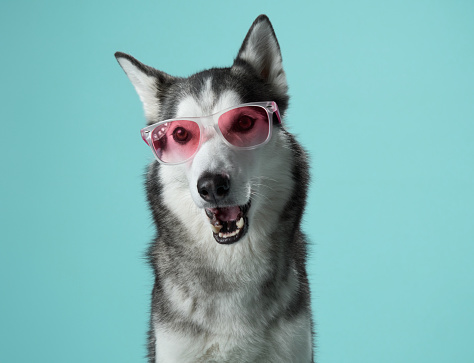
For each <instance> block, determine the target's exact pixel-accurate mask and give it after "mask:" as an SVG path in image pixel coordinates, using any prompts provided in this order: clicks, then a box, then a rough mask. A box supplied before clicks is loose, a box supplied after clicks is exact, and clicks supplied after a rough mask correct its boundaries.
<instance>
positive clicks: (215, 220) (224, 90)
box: [116, 16, 291, 244]
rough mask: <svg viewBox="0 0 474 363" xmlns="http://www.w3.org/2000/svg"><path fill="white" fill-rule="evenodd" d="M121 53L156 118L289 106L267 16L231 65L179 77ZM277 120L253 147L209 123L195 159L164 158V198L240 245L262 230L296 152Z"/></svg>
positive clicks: (189, 221)
mask: <svg viewBox="0 0 474 363" xmlns="http://www.w3.org/2000/svg"><path fill="white" fill-rule="evenodd" d="M116 57H117V60H118V61H119V63H120V65H121V66H122V68H123V69H124V70H125V72H126V74H127V75H128V76H129V78H130V80H131V81H132V83H133V85H134V86H135V89H136V90H137V92H138V94H139V96H140V98H141V100H142V102H143V105H144V110H145V115H146V118H147V121H148V124H154V123H157V122H160V121H163V120H167V119H173V118H180V117H202V116H209V115H213V114H215V113H217V112H220V111H222V110H225V109H228V108H231V107H235V106H237V105H240V104H243V103H248V102H260V101H275V102H276V103H277V105H278V106H279V108H280V112H281V113H282V114H283V113H284V112H285V110H286V107H287V103H288V96H287V83H286V78H285V73H284V71H283V68H282V63H281V54H280V49H279V45H278V42H277V40H276V37H275V35H274V32H273V29H272V26H271V24H270V22H269V20H268V18H266V17H265V16H260V17H259V18H257V19H256V21H255V22H254V24H253V25H252V27H251V28H250V30H249V32H248V34H247V36H246V38H245V40H244V42H243V44H242V47H241V49H240V51H239V53H238V56H237V58H236V59H235V61H234V64H233V66H232V67H230V68H220V69H210V70H206V71H203V72H200V73H197V74H195V75H193V76H191V77H189V78H175V77H172V76H169V75H167V74H165V73H163V72H161V71H158V70H156V69H153V68H150V67H148V66H145V65H144V64H142V63H140V62H138V61H137V60H136V59H134V58H132V57H131V56H129V55H126V54H123V53H117V54H116ZM271 127H272V128H273V129H272V131H273V135H272V137H271V139H270V141H269V142H268V143H267V144H265V145H263V146H261V147H259V148H255V149H252V150H242V149H236V148H231V147H229V146H228V145H227V144H226V143H225V142H224V141H223V139H222V137H221V135H219V134H218V132H216V129H215V128H213V127H206V128H205V132H204V135H203V138H202V143H201V146H200V148H199V149H198V151H197V152H196V154H195V155H194V157H193V158H192V159H190V160H188V161H187V162H186V163H183V164H179V165H166V164H165V165H161V167H160V175H159V177H160V179H161V182H162V184H163V187H164V192H163V198H164V202H165V204H166V205H167V206H168V208H169V209H170V210H172V211H175V212H176V214H177V215H178V217H179V218H180V219H181V222H183V223H184V224H185V225H186V226H187V227H188V229H189V230H190V231H195V232H196V233H197V234H207V235H208V236H209V235H212V236H213V237H214V239H215V241H217V242H218V243H220V244H232V243H235V242H237V241H240V240H241V239H242V238H243V237H244V236H245V235H246V234H247V233H248V232H249V230H250V231H252V230H253V231H255V232H257V231H258V230H259V229H260V233H262V231H261V230H262V229H265V226H264V225H265V223H263V222H262V221H265V222H268V223H271V222H272V217H271V215H272V212H274V211H272V209H275V208H282V205H283V204H284V203H285V201H286V200H285V196H287V194H288V190H287V189H288V188H289V186H290V185H291V175H290V174H291V171H290V170H286V169H285V168H283V167H282V165H289V163H288V162H287V160H285V159H286V158H289V157H290V156H289V155H287V154H288V153H285V150H288V147H287V145H286V147H285V145H283V148H281V146H282V145H281V144H282V143H283V144H285V142H286V141H285V133H284V132H283V131H282V129H281V127H280V126H278V125H272V126H271ZM277 147H278V149H279V150H283V152H277V151H276V150H277ZM270 202H271V203H270ZM183 211H185V212H183ZM197 216H201V217H202V218H196V217H197ZM203 221H204V223H202V222H203ZM268 223H267V224H268ZM203 226H206V227H203ZM203 229H204V230H203ZM211 233H212V234H211ZM263 233H264V232H263Z"/></svg>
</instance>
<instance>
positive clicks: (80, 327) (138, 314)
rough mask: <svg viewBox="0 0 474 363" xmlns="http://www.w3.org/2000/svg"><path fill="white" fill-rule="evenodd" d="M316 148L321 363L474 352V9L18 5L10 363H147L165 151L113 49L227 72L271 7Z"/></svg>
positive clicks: (314, 228)
mask: <svg viewBox="0 0 474 363" xmlns="http://www.w3.org/2000/svg"><path fill="white" fill-rule="evenodd" d="M260 13H266V14H268V15H269V17H270V19H271V21H272V23H273V25H274V27H275V31H276V33H277V36H278V39H279V41H280V45H281V48H282V52H283V60H284V66H285V69H286V72H287V77H288V82H289V86H290V92H291V96H292V101H291V107H290V109H289V112H288V117H287V119H286V123H287V125H288V127H289V128H290V129H291V130H292V131H293V132H294V133H296V134H297V135H299V139H300V141H301V142H302V143H303V144H304V146H305V147H306V148H307V149H308V150H309V151H310V153H311V155H312V163H311V164H312V175H313V178H312V181H313V182H312V185H311V193H310V197H309V201H308V208H307V213H306V217H305V223H304V228H305V231H306V232H307V233H308V235H309V237H310V239H311V241H312V246H311V255H310V259H309V263H308V266H309V273H310V277H311V283H312V291H313V305H314V313H315V319H316V322H317V325H316V328H317V333H318V339H317V344H318V350H317V352H318V353H317V357H318V362H320V363H334V362H336V363H342V362H350V363H352V362H364V363H368V362H374V363H376V362H377V363H379V362H385V363H392V362H416V363H421V362H450V363H451V362H472V361H474V346H473V337H474V262H473V261H474V245H473V242H474V227H473V225H474V223H473V221H474V210H473V205H474V191H473V177H474V146H473V144H474V143H473V136H474V21H473V19H474V3H473V2H472V1H467V0H466V1H463V0H453V1H436V0H432V1H427V0H426V1H421V0H409V1H408V0H407V1H375V0H374V1H331V2H328V1H311V2H309V1H308V2H305V1H291V2H290V1H285V2H284V1H240V2H232V3H231V2H224V1H195V2H191V1H189V2H182V1H134V2H132V1H101V0H96V1H80V2H79V1H77V2H72V1H67V2H65V1H42V2H38V1H25V2H19V1H5V0H4V1H2V3H1V5H0V30H1V32H0V34H1V57H0V65H1V87H0V92H1V93H0V103H1V105H0V115H1V126H2V127H1V130H2V131H1V133H0V135H1V143H0V155H1V169H0V170H1V178H0V183H1V184H0V186H1V188H0V193H1V195H0V198H1V199H0V206H1V216H0V217H1V218H0V223H1V226H0V238H1V241H0V243H1V245H0V248H1V249H0V294H1V295H0V362H2V363H12V362H48V363H49V362H69V363H75V362H145V359H144V358H143V357H144V355H145V354H146V352H145V338H146V330H147V321H148V310H149V295H150V292H151V287H152V276H151V272H150V270H149V268H148V267H147V265H146V263H145V261H144V259H143V255H144V251H145V249H146V246H147V244H148V242H149V240H150V239H151V237H152V236H153V227H152V223H151V219H150V216H149V212H148V210H147V206H146V201H145V197H144V192H143V180H142V179H143V178H142V174H143V172H144V168H145V165H146V164H147V162H149V161H150V160H151V159H152V155H151V153H150V151H149V150H148V149H147V147H146V145H145V144H144V143H143V141H142V140H141V139H140V135H139V129H140V128H141V127H142V125H143V124H144V116H143V111H142V108H141V104H140V101H139V99H138V97H137V95H136V94H135V91H134V89H133V87H132V85H131V84H130V83H129V81H128V79H127V78H126V76H125V74H124V73H123V71H122V70H121V69H120V67H119V66H118V64H117V63H116V61H115V59H114V57H113V54H114V52H115V51H117V50H120V51H124V52H127V53H130V54H132V55H134V56H135V57H137V58H138V59H140V60H141V61H143V62H145V63H147V64H150V65H152V66H154V67H156V68H159V69H161V70H164V71H166V72H168V73H170V74H173V75H180V76H186V75H190V74H192V73H194V72H196V71H199V70H201V69H204V68H208V67H210V66H228V65H230V64H231V62H232V60H233V57H234V56H235V55H236V53H237V50H238V48H239V47H240V44H241V42H242V40H243V38H244V36H245V34H246V32H247V30H248V28H249V27H250V25H251V23H252V21H253V20H254V18H255V17H256V16H257V15H259V14H260Z"/></svg>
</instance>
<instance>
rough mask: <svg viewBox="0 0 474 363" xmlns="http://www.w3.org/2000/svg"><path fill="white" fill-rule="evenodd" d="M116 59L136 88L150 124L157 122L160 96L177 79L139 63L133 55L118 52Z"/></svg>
mask: <svg viewBox="0 0 474 363" xmlns="http://www.w3.org/2000/svg"><path fill="white" fill-rule="evenodd" d="M115 58H116V59H117V61H118V62H119V64H120V66H121V67H122V69H123V70H124V71H125V73H126V75H127V76H128V78H129V79H130V81H131V82H132V84H133V86H134V87H135V90H136V91H137V93H138V96H139V97H140V100H141V101H142V103H143V109H144V110H145V117H146V118H147V121H148V123H153V122H157V118H158V115H159V113H160V95H161V94H162V93H163V92H164V91H165V90H166V89H167V88H168V87H169V86H170V85H171V84H173V82H174V81H175V78H174V77H172V76H170V75H168V74H166V73H164V72H161V71H159V70H157V69H155V68H152V67H149V66H147V65H145V64H143V63H141V62H139V61H138V60H136V59H135V58H133V57H132V56H131V55H128V54H125V53H121V52H117V53H115Z"/></svg>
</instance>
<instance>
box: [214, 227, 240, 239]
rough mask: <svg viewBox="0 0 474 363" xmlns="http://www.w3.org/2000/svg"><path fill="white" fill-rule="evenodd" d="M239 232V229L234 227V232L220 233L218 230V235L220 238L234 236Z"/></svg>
mask: <svg viewBox="0 0 474 363" xmlns="http://www.w3.org/2000/svg"><path fill="white" fill-rule="evenodd" d="M239 232H240V229H236V230H235V231H234V232H228V233H222V232H220V233H219V237H220V238H229V237H234V236H236V235H238V234H239Z"/></svg>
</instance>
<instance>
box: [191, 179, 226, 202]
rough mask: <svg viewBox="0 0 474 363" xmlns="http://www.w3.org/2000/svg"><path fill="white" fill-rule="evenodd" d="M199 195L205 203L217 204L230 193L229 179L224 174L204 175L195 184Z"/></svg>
mask: <svg viewBox="0 0 474 363" xmlns="http://www.w3.org/2000/svg"><path fill="white" fill-rule="evenodd" d="M197 189H198V192H199V195H200V196H201V198H202V199H204V200H205V201H206V202H219V201H221V200H222V199H224V198H225V197H226V196H227V195H228V194H229V191H230V178H229V176H227V175H225V174H211V173H204V174H203V175H201V177H200V178H199V180H198V182H197Z"/></svg>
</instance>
